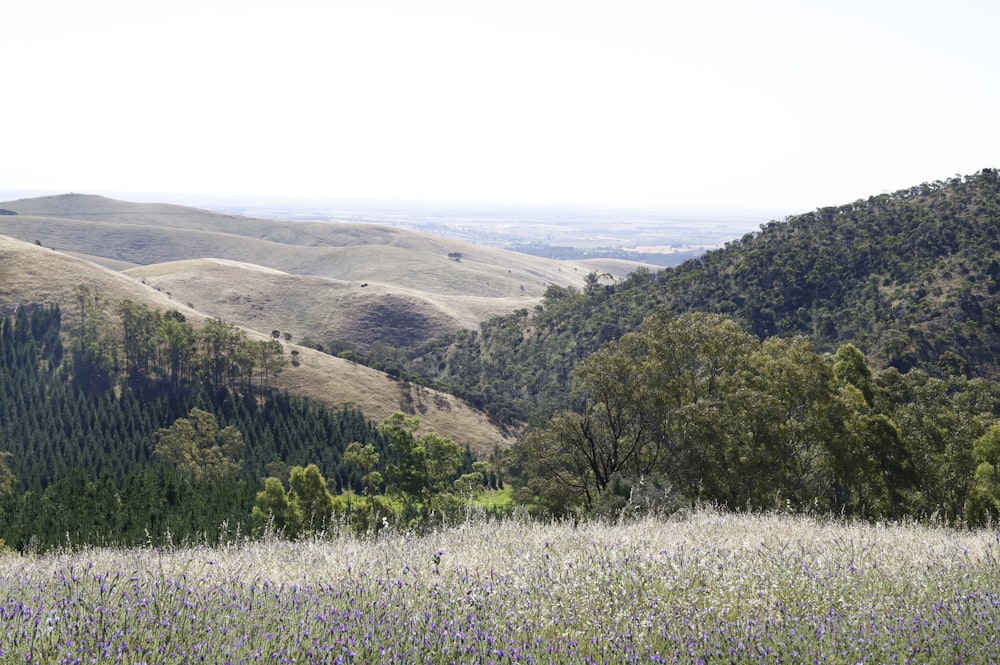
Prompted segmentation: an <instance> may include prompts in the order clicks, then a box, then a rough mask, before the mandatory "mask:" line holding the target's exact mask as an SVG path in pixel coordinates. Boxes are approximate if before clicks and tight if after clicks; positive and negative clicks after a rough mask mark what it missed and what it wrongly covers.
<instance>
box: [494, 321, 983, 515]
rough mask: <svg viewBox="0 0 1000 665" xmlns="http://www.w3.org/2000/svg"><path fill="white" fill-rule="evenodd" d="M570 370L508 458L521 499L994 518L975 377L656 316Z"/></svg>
mask: <svg viewBox="0 0 1000 665" xmlns="http://www.w3.org/2000/svg"><path fill="white" fill-rule="evenodd" d="M573 378H574V387H575V391H574V400H575V407H574V408H571V409H566V410H563V411H561V412H559V413H557V414H556V415H554V416H553V417H552V418H551V419H550V420H549V421H548V423H547V425H546V426H545V427H542V428H538V429H536V430H534V431H532V432H530V433H529V434H528V435H527V436H526V437H524V438H523V439H522V440H521V441H520V442H519V443H518V444H517V445H516V446H515V448H514V450H513V454H512V460H513V464H514V466H515V467H516V468H517V469H518V470H519V472H520V485H521V488H520V496H521V499H522V500H524V501H525V502H527V503H534V504H536V505H539V506H541V507H543V508H544V509H546V510H548V511H551V512H555V513H559V512H565V511H568V510H574V509H580V510H585V511H600V510H608V509H618V508H621V507H622V506H623V505H624V504H625V503H627V502H628V499H629V498H630V497H633V498H634V496H633V495H634V494H635V493H637V492H638V493H640V494H642V496H643V497H644V499H645V500H650V501H658V502H659V503H660V505H663V504H664V503H670V502H671V501H676V500H678V499H680V500H702V501H711V502H716V503H719V504H721V505H725V506H728V507H730V508H735V509H742V508H747V507H750V508H774V507H782V508H784V507H789V506H790V507H793V508H795V509H807V510H817V511H824V512H834V513H838V514H840V513H843V514H851V515H859V516H864V517H869V518H898V517H901V516H903V515H913V516H926V515H931V514H938V515H941V516H943V517H945V518H947V519H949V520H963V519H965V520H968V521H971V522H981V521H983V520H985V519H987V518H989V517H991V516H992V517H993V518H996V517H998V516H1000V483H998V476H997V473H996V469H997V468H998V466H1000V420H998V419H997V415H998V414H997V413H996V409H997V405H998V403H1000V388H998V386H997V385H996V384H994V383H992V382H989V381H987V380H984V379H974V380H967V379H964V378H952V379H950V380H945V379H938V378H933V377H931V376H930V375H928V374H927V373H925V372H922V371H919V370H912V371H910V372H909V373H907V374H905V375H903V374H900V373H899V372H898V371H897V370H895V369H893V368H890V369H885V370H881V371H877V372H873V371H872V370H871V369H870V368H869V367H868V365H867V362H866V360H865V358H864V356H863V354H862V353H861V352H860V351H859V350H858V349H857V348H855V347H854V346H852V345H849V344H846V345H842V346H841V347H840V348H839V349H838V350H837V352H836V353H835V354H819V353H817V352H816V351H815V349H814V347H813V345H812V343H811V342H810V341H809V340H807V339H806V338H803V337H795V338H790V339H784V338H778V337H771V338H767V339H765V340H763V341H761V340H759V339H757V338H756V337H754V336H752V335H750V334H749V333H747V332H745V331H744V330H743V329H742V328H741V327H740V326H739V325H738V324H737V323H736V322H734V321H732V320H730V319H727V318H725V317H722V316H720V315H713V314H704V313H696V314H685V315H681V316H673V315H671V314H670V313H668V312H666V311H661V312H659V313H658V314H656V315H654V316H652V317H650V318H649V319H648V320H647V321H646V322H645V323H644V324H643V326H642V327H641V328H640V329H639V330H638V331H636V332H634V333H630V334H627V335H625V336H623V337H622V338H621V339H619V340H618V341H616V342H614V343H610V344H608V345H607V346H605V347H604V348H602V349H601V350H600V351H598V352H597V353H594V354H592V355H591V356H589V357H588V358H587V359H586V360H585V361H584V362H583V363H581V364H580V366H579V367H578V368H577V370H576V371H575V372H574V375H573ZM644 484H649V487H656V488H658V490H657V491H659V495H658V496H655V497H651V496H649V491H648V489H649V487H645V488H644V487H643V485H644ZM667 488H669V491H667Z"/></svg>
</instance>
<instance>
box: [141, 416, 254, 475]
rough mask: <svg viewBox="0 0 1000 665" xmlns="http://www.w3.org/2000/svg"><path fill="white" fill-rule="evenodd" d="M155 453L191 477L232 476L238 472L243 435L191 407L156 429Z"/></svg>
mask: <svg viewBox="0 0 1000 665" xmlns="http://www.w3.org/2000/svg"><path fill="white" fill-rule="evenodd" d="M156 436H157V439H158V441H157V443H156V447H155V449H154V454H155V455H156V456H157V457H159V458H160V459H162V460H164V461H166V462H168V463H170V464H172V465H173V466H175V467H177V469H178V470H180V471H181V472H182V473H184V474H186V475H187V476H189V477H190V478H192V479H194V480H203V479H209V478H215V479H218V478H231V477H233V476H235V475H237V474H238V473H239V470H240V465H241V463H242V458H243V447H244V446H243V435H242V434H240V431H239V430H238V429H236V427H235V426H233V425H229V426H228V427H225V428H223V429H221V430H220V429H219V423H218V421H217V420H216V419H215V416H214V415H212V414H211V413H208V412H207V411H202V410H201V409H197V408H195V409H192V410H191V412H190V413H189V414H188V417H187V418H178V419H177V420H175V421H174V424H173V425H171V426H170V427H168V428H161V429H159V430H157V432H156Z"/></svg>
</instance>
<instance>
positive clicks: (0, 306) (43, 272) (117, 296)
mask: <svg viewBox="0 0 1000 665" xmlns="http://www.w3.org/2000/svg"><path fill="white" fill-rule="evenodd" d="M250 272H252V273H257V272H263V271H261V270H259V269H258V268H256V267H255V268H253V269H252V270H251V271H250ZM80 284H84V285H86V286H87V287H88V288H90V290H91V292H92V293H99V294H101V297H102V298H104V299H106V300H107V301H108V302H109V303H115V302H119V301H121V300H124V299H126V298H128V299H130V300H133V301H136V302H141V303H144V304H146V305H148V306H150V307H154V308H158V309H161V310H167V309H177V310H178V311H180V312H181V313H183V314H184V315H185V317H187V318H188V320H189V321H191V322H192V323H194V324H195V325H198V324H199V323H200V322H201V321H203V320H204V319H205V318H207V317H206V315H205V314H204V313H202V312H200V311H197V310H194V309H192V308H189V307H187V306H186V305H185V304H184V303H181V302H178V301H177V299H176V298H175V297H172V296H171V295H169V294H167V293H165V292H160V291H157V290H155V289H154V288H152V287H151V286H149V285H145V284H143V283H142V282H141V279H140V278H137V277H132V276H129V275H126V274H123V273H119V272H115V271H113V270H110V269H107V268H104V267H103V266H99V265H97V264H95V263H91V262H89V261H85V260H83V259H80V258H77V257H74V256H70V255H68V254H65V253H63V252H59V251H55V250H51V249H46V248H44V247H39V246H36V245H34V244H31V243H26V242H23V241H20V240H15V239H13V238H8V237H6V236H0V312H3V313H9V312H12V311H14V310H15V309H16V308H17V307H18V306H19V305H22V304H28V303H46V304H58V305H59V306H60V307H61V308H62V311H63V320H64V325H65V326H67V327H72V326H74V325H76V324H77V323H78V321H79V316H78V313H77V312H78V309H79V308H78V305H77V299H76V289H77V287H78V286H79V285H80ZM247 334H248V335H250V336H252V337H257V338H265V337H269V335H265V334H264V333H262V332H257V331H255V330H252V329H247ZM286 346H287V347H288V351H289V355H290V352H291V349H293V348H294V349H296V350H297V351H298V352H299V354H298V358H299V363H298V366H291V365H290V366H288V367H287V368H286V369H285V371H284V373H282V374H281V375H280V376H279V378H278V381H277V385H278V387H279V388H282V389H287V390H288V391H289V392H291V393H293V394H297V395H303V396H306V397H310V398H313V399H317V400H319V401H321V402H323V403H325V404H327V405H329V406H331V407H333V408H338V407H340V406H345V405H354V406H356V407H359V408H361V409H362V411H363V412H364V413H365V414H366V415H367V416H368V417H370V418H373V419H375V420H380V419H382V418H384V417H385V416H387V415H389V414H390V413H392V411H394V410H396V409H402V410H405V411H408V412H410V413H412V414H413V415H417V416H419V417H420V418H421V419H422V420H423V421H424V423H425V424H426V426H427V428H428V429H432V430H434V431H436V432H439V433H440V434H442V435H444V436H448V437H450V438H452V439H453V440H455V441H456V442H458V443H459V444H461V445H463V446H464V445H466V444H468V445H469V446H470V447H472V449H473V450H474V451H477V452H489V451H490V450H492V448H493V446H494V445H500V446H506V445H507V443H508V442H509V441H508V439H507V438H506V437H505V436H504V435H503V434H502V433H501V432H500V431H499V430H498V429H497V428H495V427H493V426H492V425H490V424H489V423H488V421H487V419H486V417H485V416H484V415H483V414H482V413H480V412H478V411H476V410H474V409H472V408H470V407H469V406H468V405H466V404H464V403H462V402H460V401H458V400H456V399H455V398H454V397H452V396H450V395H443V394H440V393H436V392H434V391H431V390H428V389H423V388H417V387H415V386H414V387H409V388H407V387H406V384H401V383H398V382H396V381H393V380H392V379H390V378H389V377H388V376H386V375H385V374H383V373H381V372H377V371H375V370H372V369H369V368H366V367H362V366H360V365H354V364H352V363H350V362H347V361H345V360H342V359H340V358H335V357H332V356H329V355H326V354H322V353H319V352H316V351H313V350H312V349H307V348H304V347H298V346H295V345H286Z"/></svg>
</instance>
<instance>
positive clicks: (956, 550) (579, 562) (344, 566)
mask: <svg viewBox="0 0 1000 665" xmlns="http://www.w3.org/2000/svg"><path fill="white" fill-rule="evenodd" d="M998 556H1000V540H998V533H997V531H995V530H991V529H980V530H974V531H973V530H957V529H949V528H945V527H938V526H928V525H926V524H903V525H887V524H868V523H851V522H844V521H837V520H816V519H811V518H806V517H798V516H790V515H781V514H766V515H747V514H744V515H736V514H728V513H720V512H715V511H711V510H701V511H697V512H694V513H692V514H689V515H686V516H685V517H683V518H681V517H677V518H672V519H657V518H652V517H650V518H642V519H637V520H630V521H624V522H620V523H600V522H585V523H580V524H573V523H572V522H563V523H549V524H543V523H537V522H531V521H528V520H526V519H520V518H517V517H512V518H508V519H504V520H487V519H481V520H471V521H469V522H464V523H461V524H456V525H454V526H450V527H445V528H441V529H438V530H436V531H433V532H431V533H426V534H403V533H384V532H383V533H380V534H378V535H374V536H372V537H370V538H358V537H355V536H352V535H350V534H349V533H348V531H347V530H346V529H345V530H344V532H343V533H340V532H336V533H329V534H325V535H323V536H321V537H314V538H311V539H309V540H304V541H298V542H287V541H282V540H277V539H265V540H244V539H239V538H235V539H231V541H230V542H226V543H223V544H218V545H213V546H208V545H201V546H197V545H183V546H180V545H179V546H175V547H166V548H160V549H154V548H135V549H124V548H114V547H105V548H83V549H74V548H71V547H67V548H64V549H63V550H62V551H58V552H52V553H46V554H34V555H33V554H23V555H19V554H12V553H8V554H6V555H3V556H0V622H2V626H3V630H2V631H0V662H3V663H8V662H9V663H150V664H151V663H200V662H205V663H257V662H265V663H657V662H679V663H738V662H764V663H907V662H920V663H988V662H993V661H995V660H998V659H1000V637H998V631H997V627H998V626H1000V565H998Z"/></svg>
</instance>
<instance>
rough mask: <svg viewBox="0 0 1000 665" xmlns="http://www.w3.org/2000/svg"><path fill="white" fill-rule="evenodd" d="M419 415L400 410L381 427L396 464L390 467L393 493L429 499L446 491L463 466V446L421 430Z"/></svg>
mask: <svg viewBox="0 0 1000 665" xmlns="http://www.w3.org/2000/svg"><path fill="white" fill-rule="evenodd" d="M420 427H421V423H420V419H419V418H413V417H410V416H407V415H405V414H403V413H401V412H399V411H397V412H395V413H394V414H392V415H391V416H389V417H388V418H386V419H385V420H384V421H382V423H381V424H380V425H379V426H378V430H379V432H381V433H382V434H383V435H384V436H385V438H386V442H387V447H388V451H387V455H388V457H389V458H390V459H393V460H394V463H392V464H390V465H389V466H388V467H387V468H386V489H387V491H388V492H389V493H390V494H397V495H409V496H410V497H417V498H426V497H427V496H429V495H430V494H431V493H432V492H440V491H442V490H443V489H444V488H445V486H446V484H447V483H448V482H449V481H450V480H451V479H452V478H453V477H454V476H455V474H456V473H457V472H458V470H459V469H460V468H461V465H462V449H461V448H459V446H458V444H456V443H454V442H453V441H452V440H451V439H448V438H445V437H442V436H440V435H439V434H436V433H434V432H421V431H420Z"/></svg>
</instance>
